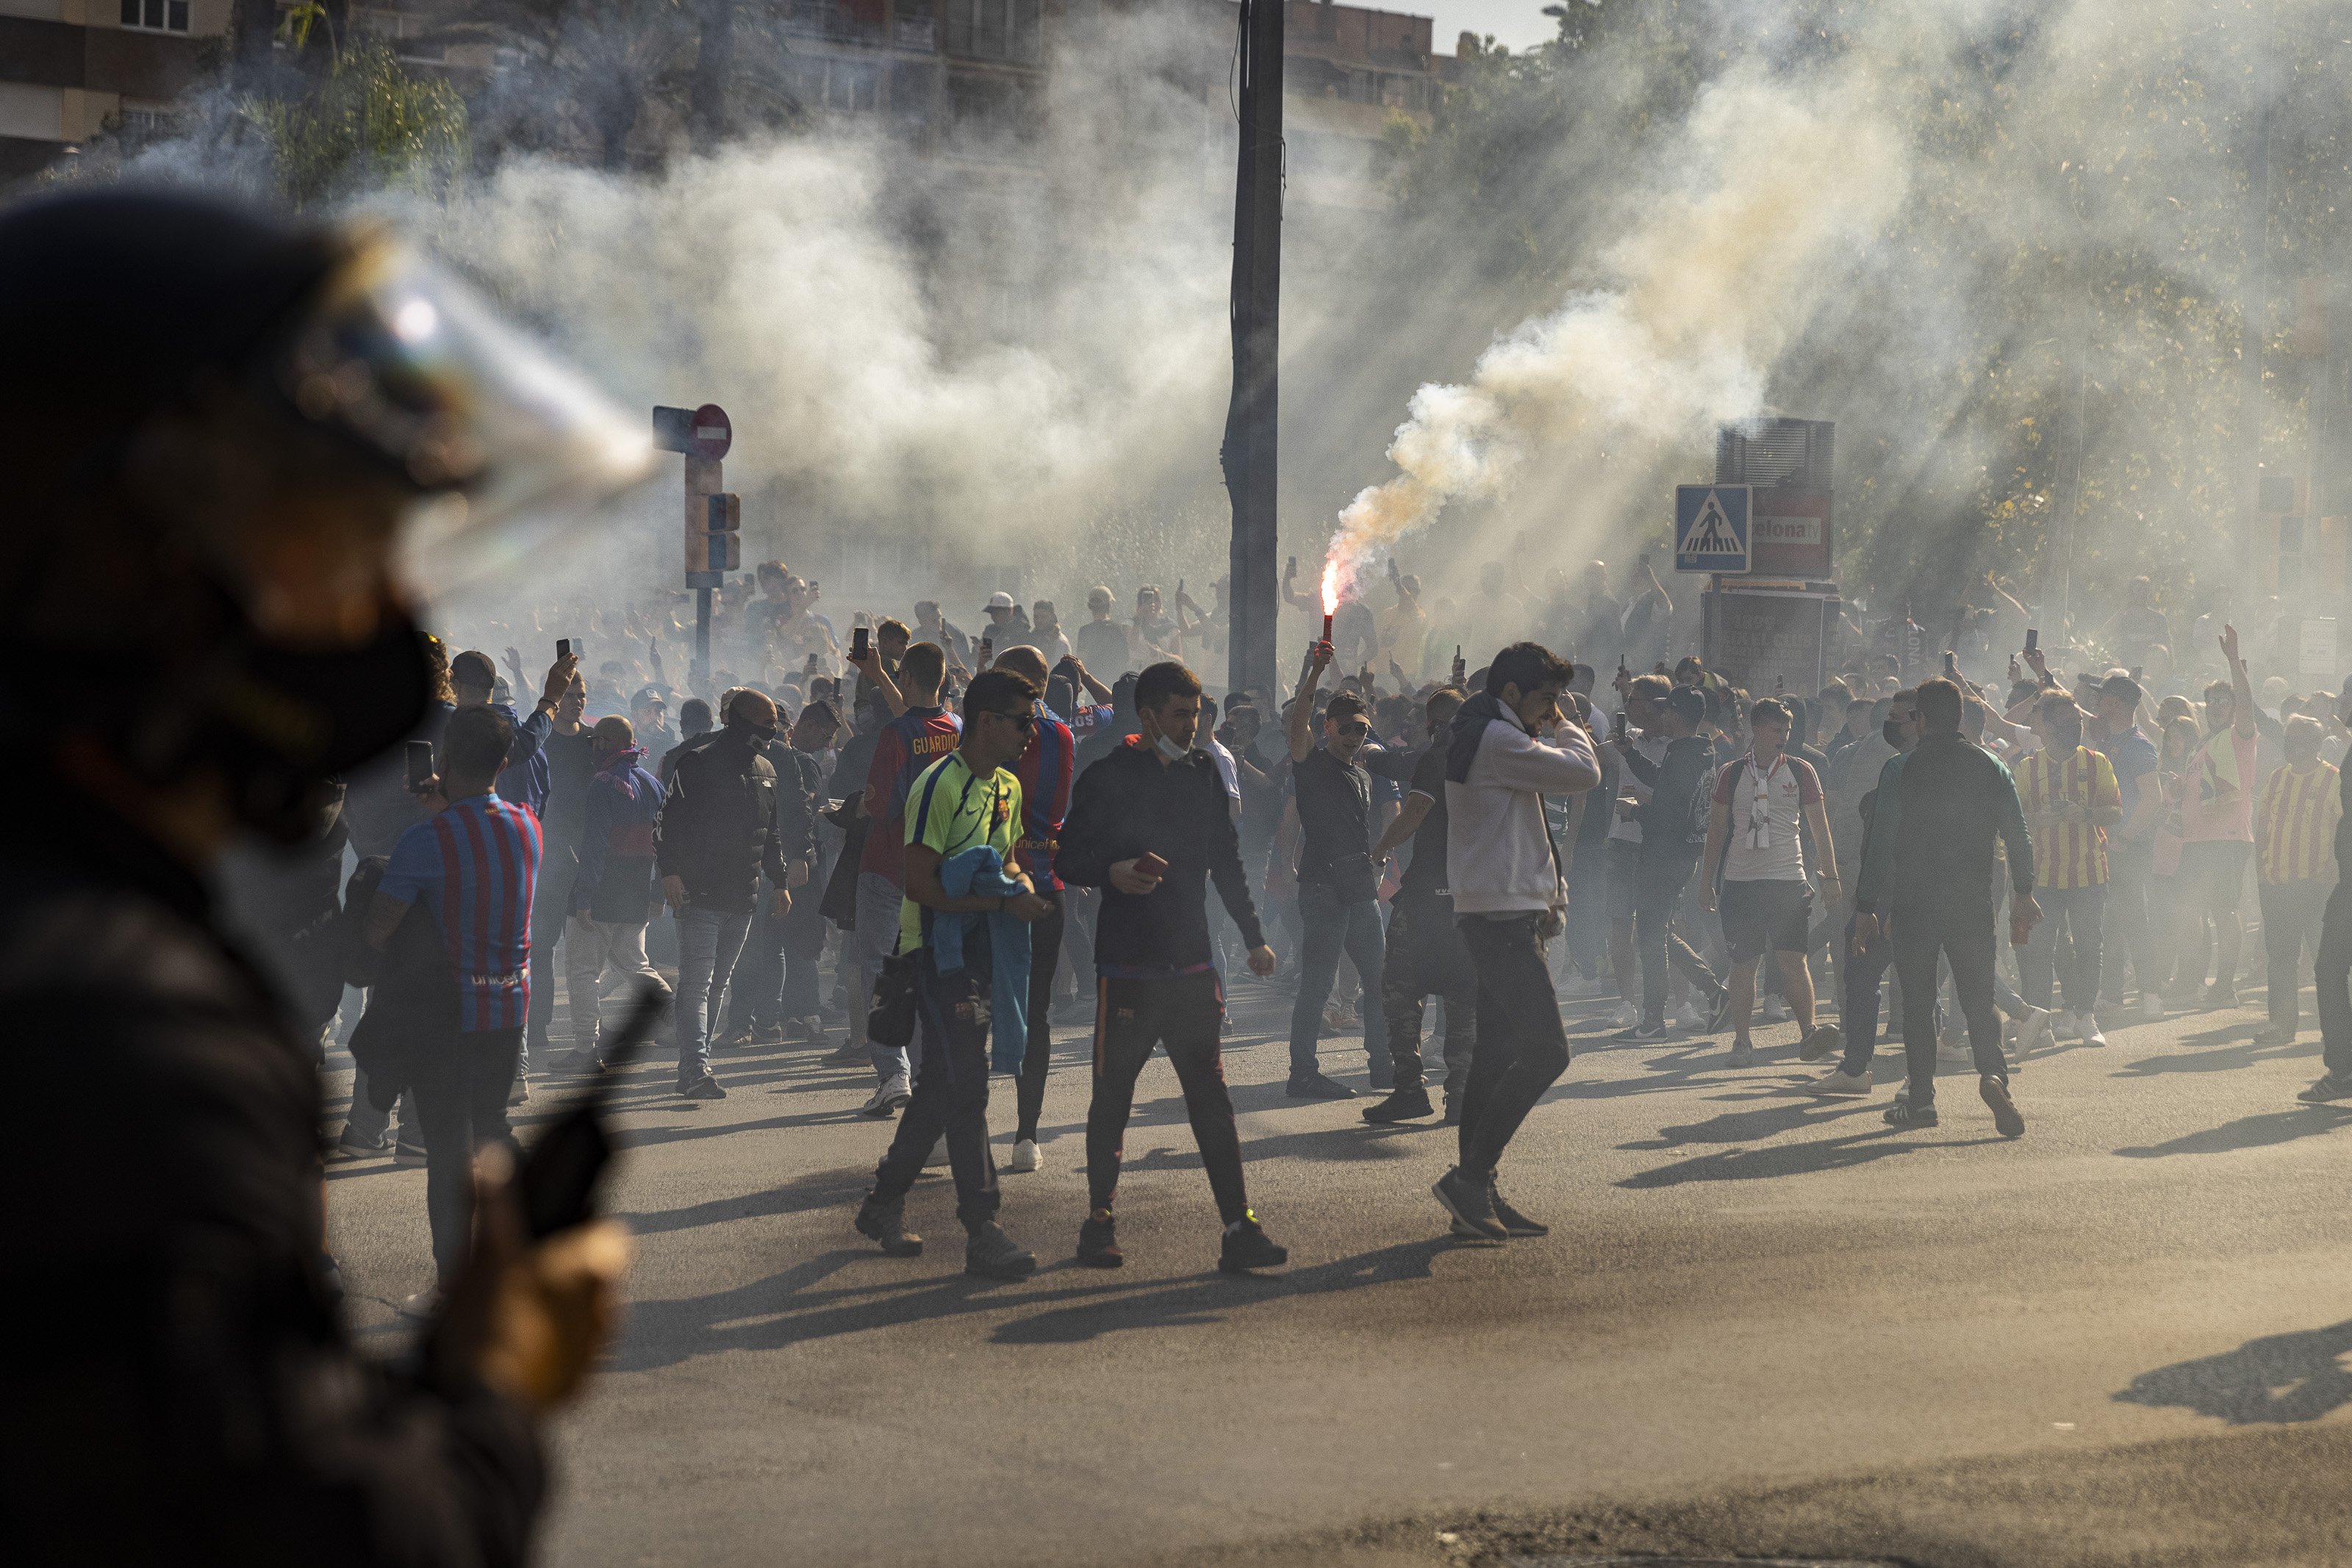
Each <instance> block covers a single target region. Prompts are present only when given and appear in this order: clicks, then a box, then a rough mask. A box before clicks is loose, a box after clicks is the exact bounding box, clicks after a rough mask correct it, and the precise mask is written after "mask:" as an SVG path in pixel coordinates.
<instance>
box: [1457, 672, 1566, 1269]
mask: <svg viewBox="0 0 2352 1568" xmlns="http://www.w3.org/2000/svg"><path fill="white" fill-rule="evenodd" d="M1570 674H1572V670H1571V667H1570V664H1569V662H1568V661H1567V660H1565V659H1563V658H1561V657H1559V655H1558V654H1556V653H1552V652H1551V650H1549V648H1546V647H1543V646H1542V645H1541V644H1539V643H1512V644H1511V645H1510V646H1509V647H1507V648H1506V649H1504V650H1503V651H1502V652H1501V653H1497V654H1496V655H1495V660H1494V663H1493V664H1490V665H1488V666H1487V670H1486V690H1485V691H1484V692H1483V693H1481V694H1480V695H1477V696H1475V697H1472V698H1471V699H1470V700H1469V701H1468V702H1466V703H1465V704H1463V705H1462V708H1461V710H1460V711H1459V712H1458V713H1456V714H1455V715H1454V722H1453V725H1452V727H1451V728H1450V730H1449V731H1448V735H1447V741H1446V755H1445V810H1446V833H1445V850H1446V873H1447V876H1448V880H1449V881H1450V883H1452V886H1451V888H1450V890H1449V891H1451V893H1452V894H1453V896H1454V914H1455V916H1456V918H1457V919H1458V921H1459V922H1460V925H1461V932H1462V940H1463V945H1464V946H1465V947H1467V948H1468V949H1469V950H1470V962H1471V966H1472V967H1473V968H1475V970H1476V971H1477V974H1478V1043H1477V1046H1476V1048H1475V1051H1474V1053H1473V1054H1472V1056H1471V1059H1470V1082H1469V1086H1468V1088H1467V1090H1466V1091H1465V1093H1464V1095H1463V1106H1462V1134H1461V1137H1462V1142H1461V1156H1460V1157H1461V1163H1460V1164H1459V1165H1457V1166H1454V1169H1452V1170H1450V1171H1448V1172H1446V1173H1445V1175H1444V1177H1443V1178H1441V1179H1440V1180H1439V1182H1438V1184H1437V1186H1435V1187H1434V1188H1433V1189H1432V1190H1433V1192H1435V1194H1436V1196H1437V1201H1438V1202H1440V1203H1442V1204H1444V1206H1445V1210H1446V1212H1447V1213H1448V1214H1450V1215H1452V1216H1453V1217H1454V1234H1456V1235H1457V1236H1477V1237H1485V1238H1486V1239H1490V1240H1496V1241H1499V1240H1502V1239H1505V1238H1507V1237H1530V1236H1541V1235H1544V1234H1545V1233H1546V1230H1547V1228H1546V1227H1545V1226H1542V1225H1539V1224H1538V1223H1536V1222H1535V1221H1534V1220H1531V1219H1529V1218H1527V1217H1526V1216H1525V1215H1523V1214H1521V1213H1519V1212H1518V1211H1517V1209H1515V1208H1513V1207H1510V1205H1508V1204H1507V1203H1505V1202H1504V1201H1503V1199H1502V1197H1501V1195H1500V1194H1498V1193H1497V1192H1496V1190H1495V1166H1496V1163H1497V1162H1498V1161H1499V1160H1500V1159H1501V1158H1502V1155H1503V1150H1504V1148H1505V1147H1506V1146H1507V1145H1508V1144H1509V1143H1510V1141H1511V1135H1512V1134H1515V1133H1517V1131H1518V1130H1519V1124H1520V1123H1521V1122H1523V1121H1525V1120H1526V1119H1527V1114H1528V1112H1529V1111H1531V1110H1533V1109H1534V1108H1535V1103H1536V1102H1537V1101H1538V1100H1539V1099H1541V1098H1542V1097H1543V1092H1544V1091H1545V1090H1547V1089H1549V1088H1550V1087H1551V1085H1552V1083H1553V1082H1554V1081H1555V1080H1557V1079H1558V1078H1559V1075H1560V1074H1561V1073H1562V1072H1564V1071H1567V1069H1568V1033H1567V1031H1566V1030H1564V1029H1562V1028H1561V1027H1560V1021H1559V998H1557V997H1555V996H1554V995H1553V993H1552V987H1551V972H1550V969H1549V967H1547V966H1546V964H1545V962H1544V945H1545V944H1546V943H1547V942H1549V940H1550V939H1551V938H1552V937H1554V936H1558V935H1559V931H1560V927H1561V925H1563V923H1564V919H1565V916H1566V913H1567V909H1568V887H1567V883H1566V882H1565V881H1564V880H1563V879H1562V877H1561V874H1560V864H1559V847H1558V846H1557V845H1555V844H1554V843H1553V842H1552V840H1551V834H1550V831H1549V829H1548V828H1547V826H1546V824H1545V821H1544V809H1543V798H1544V797H1545V796H1546V795H1574V794H1580V793H1581V792H1582V791H1584V790H1587V789H1591V788H1592V787H1593V786H1595V785H1596V784H1598V783H1600V782H1601V768H1600V765H1599V764H1598V763H1596V762H1595V761H1594V760H1593V755H1592V741H1591V737H1589V736H1588V735H1586V734H1585V732H1584V731H1583V730H1582V729H1580V728H1579V727H1576V726H1575V725H1574V724H1572V723H1570V722H1569V721H1568V720H1567V719H1565V718H1563V717H1562V716H1560V711H1559V695H1560V693H1561V692H1562V691H1564V690H1566V689H1567V686H1568V681H1569V676H1570Z"/></svg>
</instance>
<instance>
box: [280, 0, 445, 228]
mask: <svg viewBox="0 0 2352 1568" xmlns="http://www.w3.org/2000/svg"><path fill="white" fill-rule="evenodd" d="M313 11H315V7H305V8H304V9H303V10H302V11H298V12H296V13H294V14H293V16H292V17H291V18H290V20H289V26H292V27H293V28H295V29H296V34H295V41H296V45H297V47H298V48H299V47H301V46H302V45H303V44H304V43H307V42H308V40H309V35H310V28H311V26H313V24H314V23H315V21H316V20H317V18H316V17H315V16H313V15H311V13H312V12H313ZM330 47H331V51H332V53H331V61H330V63H329V65H328V68H327V69H326V71H325V72H324V74H323V75H322V76H320V78H318V79H317V81H316V83H315V85H314V86H313V87H312V88H311V89H310V91H308V92H306V93H303V94H300V95H299V96H294V97H268V96H262V95H258V94H257V95H253V96H250V97H247V98H245V99H242V100H241V101H240V102H239V104H238V112H239V113H240V114H241V115H242V116H243V118H244V119H245V120H247V122H248V123H249V124H250V125H251V126H252V127H253V129H254V130H255V131H258V132H259V134H260V137H261V140H262V141H263V142H264V143H265V145H266V146H267V148H268V153H269V162H270V168H271V171H272V172H273V175H274V177H275V179H276V182H277V185H278V193H279V194H280V195H282V196H283V197H284V199H285V200H286V201H287V202H288V203H289V204H291V205H292V206H294V207H297V208H300V207H304V206H308V205H310V204H314V203H318V202H320V201H325V200H329V199H331V198H333V197H336V196H339V195H343V194H347V193H351V192H353V191H359V190H411V191H415V192H418V193H433V192H437V191H439V190H441V189H443V188H445V187H446V185H447V183H448V182H449V181H450V180H451V179H453V178H455V177H456V176H457V173H458V172H461V171H462V170H463V169H464V168H465V166H466V164H467V161H468V158H469V156H470V142H469V139H468V136H467V115H466V105H465V100H464V99H461V98H459V97H458V95H457V89H455V88H452V87H451V86H450V85H449V84H448V83H447V82H446V81H442V80H438V79H436V78H424V77H419V76H415V75H413V74H412V73H410V72H409V71H408V70H407V69H405V68H404V67H403V66H402V65H401V63H400V60H399V58H398V57H397V56H395V55H394V52H393V48H392V46H391V45H390V44H388V43H386V42H385V41H384V40H383V39H382V38H379V37H373V36H371V35H362V36H360V37H356V38H353V39H352V40H350V41H348V42H347V43H344V44H341V45H331V46H330Z"/></svg>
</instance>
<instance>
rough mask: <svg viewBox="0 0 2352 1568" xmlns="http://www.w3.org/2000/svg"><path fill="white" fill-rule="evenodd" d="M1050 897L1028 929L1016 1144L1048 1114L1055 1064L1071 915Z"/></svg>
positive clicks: (1056, 896) (1061, 897)
mask: <svg viewBox="0 0 2352 1568" xmlns="http://www.w3.org/2000/svg"><path fill="white" fill-rule="evenodd" d="M1064 891H1065V892H1066V891H1067V890H1064ZM1047 896H1049V897H1050V898H1052V899H1053V901H1054V908H1053V912H1052V913H1051V914H1049V915H1046V916H1045V918H1044V919H1043V920H1039V921H1036V922H1034V923H1033V924H1032V925H1030V927H1029V1035H1028V1039H1027V1040H1025V1041H1024V1043H1023V1046H1022V1051H1021V1080H1020V1083H1019V1085H1018V1087H1017V1088H1016V1089H1015V1090H1014V1092H1013V1106H1014V1112H1013V1138H1014V1140H1015V1141H1016V1142H1018V1141H1019V1140H1020V1139H1023V1138H1034V1137H1036V1135H1037V1121H1038V1118H1039V1117H1041V1116H1043V1115H1044V1114H1045V1071H1046V1069H1047V1068H1048V1067H1050V1066H1051V1065H1052V1064H1053V1056H1054V1020H1053V1018H1052V1012H1053V1007H1054V968H1055V964H1056V962H1057V961H1058V960H1059V959H1060V957H1061V956H1062V923H1063V921H1064V920H1066V918H1067V917H1068V913H1069V912H1068V907H1067V904H1066V900H1065V898H1064V895H1063V894H1060V893H1056V894H1048V895H1047ZM1221 1016H1222V1015H1221ZM1144 1054H1145V1055H1147V1056H1149V1055H1150V1051H1149V1050H1146V1051H1145V1052H1144Z"/></svg>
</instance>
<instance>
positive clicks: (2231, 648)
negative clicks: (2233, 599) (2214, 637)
mask: <svg viewBox="0 0 2352 1568" xmlns="http://www.w3.org/2000/svg"><path fill="white" fill-rule="evenodd" d="M2221 658H2222V661H2223V662H2224V663H2225V664H2228V665H2229V666H2230V698H2231V709H2232V710H2233V711H2232V717H2231V725H2230V727H2231V728H2232V729H2234V730H2236V731H2237V732H2238V734H2239V735H2240V736H2241V737H2244V738H2245V739H2247V740H2252V738H2253V737H2254V736H2255V734H2256V733H2257V730H2258V726H2257V724H2256V719H2255V713H2254V688H2253V685H2252V683H2251V682H2249V681H2248V680H2247V678H2246V661H2244V660H2243V659H2241V658H2240V657H2238V629H2237V628H2236V627H2235V626H2232V625H2230V624H2229V623H2227V622H2223V624H2222V627H2221Z"/></svg>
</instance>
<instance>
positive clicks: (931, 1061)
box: [874, 943, 999, 1231]
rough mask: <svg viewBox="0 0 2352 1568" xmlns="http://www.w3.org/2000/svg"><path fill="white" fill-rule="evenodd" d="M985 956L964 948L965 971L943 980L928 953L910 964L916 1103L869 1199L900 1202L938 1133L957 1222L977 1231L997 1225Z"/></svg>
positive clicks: (901, 1122)
mask: <svg viewBox="0 0 2352 1568" xmlns="http://www.w3.org/2000/svg"><path fill="white" fill-rule="evenodd" d="M988 972H989V963H988V949H987V947H986V946H985V945H984V944H982V945H975V944H970V943H967V944H966V946H965V948H964V967H962V968H961V969H960V970H958V971H956V973H954V974H952V975H944V976H943V975H941V974H940V972H939V969H938V967H936V966H935V965H934V964H933V962H932V959H931V950H930V949H929V947H925V948H922V949H920V950H919V953H918V954H917V956H916V964H915V1012H916V1017H917V1018H918V1019H920V1020H921V1022H922V1027H923V1040H922V1045H923V1054H922V1059H921V1060H920V1061H918V1062H917V1063H916V1065H915V1090H914V1097H913V1098H912V1099H911V1100H909V1101H908V1104H907V1109H906V1110H905V1111H904V1112H903V1113H900V1115H899V1117H898V1132H897V1133H896V1134H893V1135H892V1137H891V1139H890V1147H889V1149H888V1150H887V1152H886V1153H885V1154H884V1155H882V1164H881V1166H879V1167H878V1168H877V1169H876V1171H875V1173H874V1196H875V1197H876V1198H877V1199H879V1200H880V1201H882V1202H884V1203H887V1202H889V1201H890V1200H891V1199H892V1198H897V1197H906V1196H907V1189H908V1188H909V1187H911V1186H914V1185H915V1178H916V1177H917V1176H920V1175H922V1174H923V1161H924V1160H926V1159H928V1158H929V1156H930V1153H931V1149H932V1146H933V1145H936V1144H937V1143H938V1142H939V1141H940V1134H942V1133H944V1134H946V1135H947V1140H948V1166H949V1168H950V1171H951V1172H952V1173H953V1175H954V1176H955V1187H956V1218H958V1219H960V1220H961V1221H963V1227H964V1229H965V1230H967V1231H977V1230H978V1229H979V1228H981V1227H982V1226H983V1225H985V1224H987V1223H988V1222H989V1221H990V1220H992V1219H993V1218H996V1209H997V1204H998V1200H999V1195H998V1193H997V1190H996V1154H995V1151H994V1150H992V1149H991V1148H990V1147H989V1145H988V1028H989V1022H990V1019H991V1018H992V1012H991V1009H990V1008H989V996H988V982H987V980H986V979H984V978H983V977H984V976H985V975H987V973H988Z"/></svg>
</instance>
